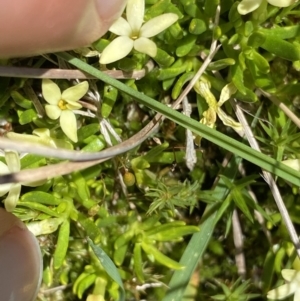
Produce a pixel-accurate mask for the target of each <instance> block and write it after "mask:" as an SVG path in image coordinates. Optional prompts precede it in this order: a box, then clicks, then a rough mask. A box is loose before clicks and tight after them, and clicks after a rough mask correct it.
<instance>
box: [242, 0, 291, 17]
mask: <svg viewBox="0 0 300 301" xmlns="http://www.w3.org/2000/svg"><path fill="white" fill-rule="evenodd" d="M267 2H268V3H269V4H271V5H274V6H277V7H287V6H290V5H292V4H294V3H295V2H296V0H243V1H242V2H241V3H240V4H239V5H238V7H237V9H238V12H239V13H240V14H241V15H246V14H249V13H251V12H253V11H254V10H256V9H258V8H259V7H260V6H261V5H267Z"/></svg>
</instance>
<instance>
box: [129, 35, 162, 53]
mask: <svg viewBox="0 0 300 301" xmlns="http://www.w3.org/2000/svg"><path fill="white" fill-rule="evenodd" d="M133 45H134V46H133V47H134V49H135V50H137V51H138V52H141V53H145V54H148V55H149V56H151V57H155V56H156V54H157V47H156V44H155V43H154V42H153V41H151V40H150V39H148V38H143V37H141V38H138V39H137V40H135V41H134V44H133Z"/></svg>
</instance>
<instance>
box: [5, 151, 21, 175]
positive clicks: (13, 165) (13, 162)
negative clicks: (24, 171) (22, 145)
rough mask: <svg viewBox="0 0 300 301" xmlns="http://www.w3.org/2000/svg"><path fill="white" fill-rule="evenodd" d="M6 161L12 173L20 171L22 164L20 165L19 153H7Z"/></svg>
mask: <svg viewBox="0 0 300 301" xmlns="http://www.w3.org/2000/svg"><path fill="white" fill-rule="evenodd" d="M5 161H6V163H7V166H8V168H9V171H10V172H18V171H20V169H21V163H20V157H19V154H18V153H16V152H15V151H6V152H5Z"/></svg>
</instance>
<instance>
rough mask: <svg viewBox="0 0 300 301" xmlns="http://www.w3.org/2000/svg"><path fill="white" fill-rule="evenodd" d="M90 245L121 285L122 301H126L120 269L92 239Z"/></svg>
mask: <svg viewBox="0 0 300 301" xmlns="http://www.w3.org/2000/svg"><path fill="white" fill-rule="evenodd" d="M88 243H89V245H90V246H91V248H92V249H93V251H94V253H95V255H96V256H97V258H98V259H99V261H100V263H101V265H102V266H103V268H104V269H105V271H106V272H107V274H108V275H109V276H110V277H111V278H112V279H113V280H114V281H115V282H116V283H117V284H118V285H119V288H120V290H121V291H120V301H125V290H124V286H123V282H122V279H121V277H120V274H119V272H118V269H117V268H116V266H115V265H114V263H113V262H112V260H111V259H110V258H109V257H108V256H107V254H106V253H105V252H104V251H103V249H101V248H100V247H99V246H96V245H95V244H94V243H93V242H92V240H91V239H90V238H88Z"/></svg>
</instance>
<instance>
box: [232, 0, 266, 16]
mask: <svg viewBox="0 0 300 301" xmlns="http://www.w3.org/2000/svg"><path fill="white" fill-rule="evenodd" d="M262 1H264V0H243V1H242V2H241V3H240V4H239V5H238V7H237V10H238V12H239V14H241V15H246V14H249V13H251V12H253V11H254V10H256V9H257V8H258V7H259V6H260V4H261V3H262Z"/></svg>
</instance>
